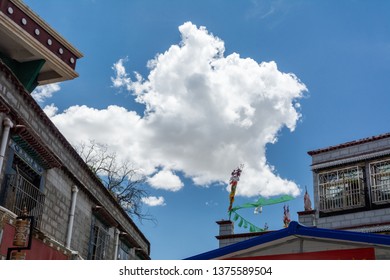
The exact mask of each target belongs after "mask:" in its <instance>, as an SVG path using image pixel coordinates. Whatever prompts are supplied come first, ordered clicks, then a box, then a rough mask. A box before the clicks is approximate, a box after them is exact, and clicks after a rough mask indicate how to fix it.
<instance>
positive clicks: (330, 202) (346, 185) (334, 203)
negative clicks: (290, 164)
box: [318, 166, 365, 212]
mask: <svg viewBox="0 0 390 280" xmlns="http://www.w3.org/2000/svg"><path fill="white" fill-rule="evenodd" d="M318 187H319V196H320V211H322V212H332V211H341V210H346V209H352V208H358V207H363V206H364V205H365V200H364V188H365V184H364V169H363V168H362V167H360V166H355V167H349V168H344V169H339V170H334V171H328V172H324V173H320V174H318Z"/></svg>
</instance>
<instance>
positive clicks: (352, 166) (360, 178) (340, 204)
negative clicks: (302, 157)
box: [298, 133, 390, 234]
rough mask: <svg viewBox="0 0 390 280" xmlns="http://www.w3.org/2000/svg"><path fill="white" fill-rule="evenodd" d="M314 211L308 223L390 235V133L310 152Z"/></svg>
mask: <svg viewBox="0 0 390 280" xmlns="http://www.w3.org/2000/svg"><path fill="white" fill-rule="evenodd" d="M308 154H309V155H310V156H311V157H312V165H311V169H312V172H313V190H314V206H315V207H314V209H313V210H311V211H303V212H298V215H299V222H300V223H302V224H304V225H308V226H317V227H322V228H329V229H343V230H353V231H360V232H372V233H386V234H388V233H390V133H387V134H382V135H378V136H373V137H369V138H365V139H361V140H356V141H352V142H348V143H344V144H340V145H336V146H331V147H327V148H324V149H318V150H314V151H310V152H308Z"/></svg>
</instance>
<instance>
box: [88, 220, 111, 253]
mask: <svg viewBox="0 0 390 280" xmlns="http://www.w3.org/2000/svg"><path fill="white" fill-rule="evenodd" d="M108 244H109V234H108V227H107V226H105V225H104V224H103V223H102V222H101V221H100V220H99V219H97V218H96V217H93V220H92V226H91V238H90V246H89V259H91V260H104V259H105V258H106V254H107V252H106V251H107V248H108Z"/></svg>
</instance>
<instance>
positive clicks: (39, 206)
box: [4, 174, 45, 229]
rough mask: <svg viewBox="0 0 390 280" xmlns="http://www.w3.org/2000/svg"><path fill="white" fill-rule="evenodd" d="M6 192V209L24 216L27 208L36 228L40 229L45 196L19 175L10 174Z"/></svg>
mask: <svg viewBox="0 0 390 280" xmlns="http://www.w3.org/2000/svg"><path fill="white" fill-rule="evenodd" d="M6 176H7V187H6V192H5V205H4V206H5V207H6V208H8V209H10V210H11V211H12V212H14V213H15V214H16V215H18V216H21V215H23V210H24V209H25V208H26V210H27V212H28V215H30V216H34V218H35V225H34V227H35V228H37V229H39V228H40V225H41V221H42V213H43V206H44V204H45V195H44V194H43V193H42V192H41V191H40V190H39V189H38V188H37V187H36V186H34V185H33V184H31V183H30V182H29V181H27V180H26V179H25V178H24V177H23V176H21V175H18V174H8V175H6Z"/></svg>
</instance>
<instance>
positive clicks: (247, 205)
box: [232, 195, 294, 211]
mask: <svg viewBox="0 0 390 280" xmlns="http://www.w3.org/2000/svg"><path fill="white" fill-rule="evenodd" d="M292 199H294V197H292V196H290V195H282V196H280V197H277V198H268V199H266V198H263V197H260V198H259V199H258V200H257V201H256V202H254V203H244V204H242V205H240V206H237V207H234V208H233V209H232V211H237V210H238V209H242V208H256V207H262V206H267V205H272V204H277V203H282V202H286V201H289V200H292Z"/></svg>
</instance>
